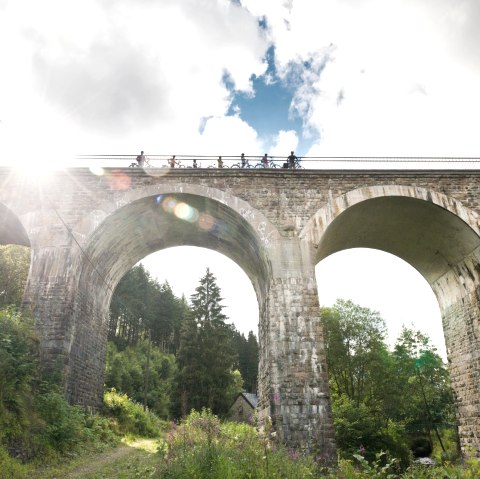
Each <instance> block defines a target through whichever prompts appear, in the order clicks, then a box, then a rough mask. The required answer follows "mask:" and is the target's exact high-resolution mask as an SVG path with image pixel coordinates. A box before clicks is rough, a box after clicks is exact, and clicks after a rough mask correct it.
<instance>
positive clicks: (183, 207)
mask: <svg viewBox="0 0 480 479" xmlns="http://www.w3.org/2000/svg"><path fill="white" fill-rule="evenodd" d="M174 213H175V216H176V217H177V218H180V219H181V220H184V221H188V222H189V223H195V222H196V221H197V220H198V216H199V215H198V210H197V209H196V208H193V207H192V206H190V205H187V203H178V204H177V206H175V211H174Z"/></svg>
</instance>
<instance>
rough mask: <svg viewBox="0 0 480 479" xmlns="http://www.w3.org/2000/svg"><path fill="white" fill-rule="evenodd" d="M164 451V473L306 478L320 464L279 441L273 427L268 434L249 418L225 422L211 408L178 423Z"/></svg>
mask: <svg viewBox="0 0 480 479" xmlns="http://www.w3.org/2000/svg"><path fill="white" fill-rule="evenodd" d="M161 453H162V455H163V462H162V464H161V466H160V469H159V477H162V479H187V478H192V477H195V478H196V479H203V478H212V479H213V478H218V479H220V478H221V479H223V478H227V477H228V478H232V479H234V478H246V479H248V478H250V479H274V478H298V479H301V478H307V477H309V478H311V477H315V475H314V472H315V470H316V466H315V464H314V463H313V460H311V459H309V458H306V457H302V456H300V455H298V454H297V453H296V452H294V451H288V450H286V449H284V448H282V447H278V446H276V445H275V444H274V443H273V442H272V441H271V437H270V435H269V432H268V431H267V432H266V433H265V434H264V435H263V436H262V435H261V434H259V433H258V432H257V431H256V430H255V429H254V428H253V427H252V426H249V425H247V424H243V423H242V424H239V423H238V424H237V423H221V422H220V421H219V419H218V417H217V416H215V415H213V414H212V413H211V412H210V411H209V410H206V409H204V410H202V411H201V412H196V411H192V412H191V413H190V415H189V416H187V418H186V419H185V420H184V421H183V422H182V423H180V424H176V423H173V425H172V428H171V430H170V433H169V434H168V437H167V440H166V443H165V447H164V448H163V449H162V451H161Z"/></svg>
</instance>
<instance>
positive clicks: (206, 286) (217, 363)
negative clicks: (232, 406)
mask: <svg viewBox="0 0 480 479" xmlns="http://www.w3.org/2000/svg"><path fill="white" fill-rule="evenodd" d="M222 300H223V299H222V297H221V294H220V288H219V286H218V285H217V284H216V278H215V276H214V275H213V274H212V273H211V272H210V270H209V269H208V268H207V271H206V274H205V276H204V277H203V278H201V279H200V284H199V286H198V287H197V288H196V290H195V293H194V294H193V295H192V297H191V302H192V316H191V318H190V319H189V320H187V321H184V325H183V326H184V327H183V328H182V331H181V338H180V349H179V352H178V358H177V360H178V393H179V397H180V401H181V408H180V409H181V411H182V413H185V412H188V411H189V410H190V409H192V408H194V409H201V408H202V407H208V408H210V409H211V410H212V411H213V412H214V413H216V414H222V413H225V412H226V411H227V410H228V407H229V404H228V389H229V386H230V385H231V383H232V380H233V375H232V370H233V364H234V359H235V355H234V353H233V349H232V346H231V341H230V337H231V327H230V326H229V325H227V324H226V323H225V320H226V316H225V315H224V314H223V312H222V310H223V308H224V306H223V305H222V304H221V302H222Z"/></svg>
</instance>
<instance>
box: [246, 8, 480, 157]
mask: <svg viewBox="0 0 480 479" xmlns="http://www.w3.org/2000/svg"><path fill="white" fill-rule="evenodd" d="M243 3H244V4H245V5H246V6H247V7H248V8H249V9H250V10H251V11H252V12H254V13H255V14H257V15H265V16H266V18H267V24H268V25H269V35H270V38H271V39H272V41H273V42H274V44H275V47H276V50H275V52H276V61H277V68H278V70H279V72H280V73H281V74H282V75H283V76H285V77H287V76H288V73H289V72H291V71H292V69H295V70H296V75H297V77H298V76H299V77H301V78H302V80H303V83H302V85H301V86H300V88H299V89H298V90H297V94H296V97H295V105H294V106H295V107H296V108H297V109H298V111H300V112H302V113H303V116H304V121H305V123H306V124H305V126H306V130H307V133H308V132H315V131H317V132H320V134H321V138H320V140H319V143H318V146H317V147H314V149H313V150H312V151H316V152H319V153H323V154H330V155H335V154H336V155H339V154H345V155H432V156H434V155H450V156H456V155H465V156H468V155H471V156H474V155H478V152H479V151H480V136H479V135H478V134H477V133H476V130H475V128H476V127H475V124H476V121H475V118H476V117H477V114H478V111H479V108H480V91H479V90H478V88H477V87H476V85H478V84H479V82H480V62H479V58H478V45H479V44H480V33H479V29H478V20H479V18H480V5H479V4H478V2H475V1H474V0H465V1H462V2H456V1H454V0H438V1H435V2H434V1H433V0H423V1H421V2H418V1H413V0H410V1H407V2H405V1H400V0H394V1H391V2H383V1H381V0H360V1H359V0H355V1H350V0H341V1H333V0H325V1H322V2H311V1H308V0H295V1H292V2H288V3H281V2H272V1H269V0H264V1H262V0H255V1H253V0H244V2H243ZM318 65H324V66H325V68H324V69H321V68H320V69H319V68H318ZM299 69H300V70H301V73H300V74H299Z"/></svg>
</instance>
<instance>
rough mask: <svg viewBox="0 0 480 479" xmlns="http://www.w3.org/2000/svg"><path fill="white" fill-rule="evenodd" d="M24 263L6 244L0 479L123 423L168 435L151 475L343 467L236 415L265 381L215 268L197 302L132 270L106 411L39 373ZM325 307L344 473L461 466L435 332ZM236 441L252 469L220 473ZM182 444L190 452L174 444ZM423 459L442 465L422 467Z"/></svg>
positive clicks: (1, 257)
mask: <svg viewBox="0 0 480 479" xmlns="http://www.w3.org/2000/svg"><path fill="white" fill-rule="evenodd" d="M29 261H30V259H29V251H28V249H27V248H23V247H17V246H11V245H9V246H1V247H0V271H1V273H2V274H1V276H0V308H1V310H0V465H2V464H3V465H4V471H7V470H9V471H11V472H10V473H9V474H10V475H4V476H1V473H0V477H27V476H28V475H29V471H31V469H29V467H30V468H31V467H33V466H32V464H36V461H37V462H38V460H39V458H42V461H47V462H49V461H50V462H55V461H59V460H61V459H60V458H62V457H64V455H65V454H66V453H67V452H70V453H71V452H72V451H78V450H82V449H85V448H87V449H88V447H87V446H86V445H87V444H90V446H89V447H93V448H99V447H100V446H99V445H100V444H101V445H102V447H105V445H110V446H112V445H114V444H115V443H116V441H117V442H118V437H120V436H122V435H125V434H131V435H135V436H145V437H148V436H150V437H157V436H158V437H159V438H160V439H159V444H160V445H159V456H160V455H162V457H163V459H162V460H161V461H158V463H157V462H156V463H155V467H154V468H153V469H152V470H153V471H155V473H152V475H151V476H148V477H172V478H174V477H179V478H180V477H252V478H253V477H259V478H263V477H268V478H269V477H319V478H320V477H325V478H327V477H332V478H333V477H337V476H336V475H335V474H337V473H336V472H332V471H330V470H327V469H325V467H323V466H322V465H321V464H320V462H319V460H317V459H316V458H315V455H314V456H311V455H310V456H303V455H301V453H299V452H297V451H288V450H283V449H282V446H281V445H279V444H276V443H275V441H274V439H273V437H274V435H273V434H272V435H269V432H268V428H267V432H265V430H264V431H263V432H262V431H257V430H256V429H255V424H253V425H243V426H242V425H233V423H229V422H228V412H229V407H230V406H231V404H232V402H233V401H234V399H235V398H236V396H237V395H238V394H239V393H240V392H242V391H247V392H256V387H257V375H258V360H259V358H258V355H259V345H258V342H257V337H256V335H255V333H254V332H253V331H251V332H249V334H248V335H247V337H245V336H244V335H243V334H242V333H240V332H238V331H237V330H236V328H235V326H234V325H232V324H229V323H228V318H227V317H226V316H225V315H224V313H223V307H224V306H223V304H222V301H223V298H222V296H221V285H219V284H217V280H216V278H215V275H214V274H213V272H212V271H210V270H209V269H207V270H206V272H205V275H204V276H203V277H201V278H199V281H198V286H197V288H196V290H195V293H194V294H193V295H192V296H191V298H189V299H187V298H185V297H182V298H179V297H176V296H175V294H174V293H173V292H172V289H171V288H170V286H169V284H168V282H165V283H163V284H159V283H158V282H157V281H156V280H155V279H154V278H152V277H151V276H150V274H149V273H148V272H147V271H146V270H145V269H144V268H143V266H142V265H141V264H140V265H137V266H135V267H134V268H133V269H132V270H130V271H129V272H128V273H127V274H126V275H125V276H124V278H123V279H122V280H121V281H120V283H119V284H118V286H117V288H116V290H115V293H114V295H113V298H112V301H111V306H110V317H109V324H108V352H107V363H106V370H105V400H104V410H103V411H101V413H100V414H91V413H88V412H87V411H84V410H82V409H81V408H80V407H78V406H71V405H69V404H68V403H66V401H65V400H64V399H63V394H62V391H61V389H60V387H59V385H58V378H51V377H45V375H44V374H43V372H42V370H41V367H40V364H39V359H38V337H37V336H36V332H35V327H34V323H33V321H32V320H31V319H30V318H29V317H28V316H27V315H24V314H22V313H21V308H20V306H21V300H22V294H23V289H24V285H25V281H26V276H27V274H28V267H29ZM320 313H321V318H322V322H323V328H324V337H325V350H326V358H327V365H328V370H329V383H330V391H331V397H332V409H333V417H334V426H335V433H336V442H337V447H338V456H339V465H340V466H339V467H340V469H341V470H343V474H344V475H343V476H341V477H351V478H355V477H358V478H361V477H392V478H393V477H405V478H407V477H441V476H435V475H429V474H433V471H434V470H436V471H437V472H438V471H439V470H440V469H438V468H443V470H447V469H445V468H448V467H457V466H454V465H453V464H454V463H455V462H456V461H459V460H460V456H459V450H458V438H457V435H456V430H457V429H456V426H457V425H456V416H455V408H454V398H453V394H452V391H451V388H450V382H449V375H448V371H447V368H446V365H445V364H444V363H443V361H442V359H441V357H440V356H439V355H438V354H437V352H436V350H435V348H434V347H433V346H432V345H431V344H430V342H429V339H428V336H426V335H425V334H424V333H422V332H420V331H414V330H411V329H408V328H404V329H403V331H402V333H401V334H400V336H399V337H398V339H397V341H396V343H395V345H394V347H393V348H389V347H388V346H387V344H386V326H385V322H384V320H383V319H382V318H381V317H380V315H379V314H378V313H377V312H375V311H372V310H370V309H368V308H365V307H362V306H360V305H357V304H354V303H352V302H351V301H348V300H342V299H339V300H337V302H336V303H335V304H334V305H333V306H332V307H328V308H321V311H320ZM412 314H414V312H412ZM172 421H173V422H172ZM229 424H230V425H229ZM181 428H183V429H181ZM248 428H250V429H248ZM180 430H181V431H182V434H183V436H181V437H180V436H178V434H180V432H179V431H180ZM188 435H191V437H190V436H189V437H190V439H189V441H191V444H192V445H193V444H196V441H199V444H198V445H197V446H195V447H196V449H195V447H194V450H195V451H197V450H198V451H203V452H202V454H207V460H208V461H210V462H209V471H210V472H209V473H208V474H210V475H205V474H206V473H205V474H204V472H201V471H196V472H192V471H194V468H195V467H197V466H198V464H204V463H203V462H202V461H203V459H202V461H200V462H199V458H198V457H196V458H195V457H194V452H193V450H192V451H191V454H192V455H191V454H190V453H188V454H186V452H185V442H184V441H185V440H186V439H185V438H186V437H187V436H188ZM182 437H183V439H182ZM232 438H233V439H232ZM234 438H237V439H235V440H238V441H240V442H241V441H245V443H248V444H249V446H248V448H249V450H250V449H251V454H252V457H251V458H250V459H251V462H252V464H257V466H256V468H254V472H252V473H251V474H250V475H235V474H234V473H233V472H232V473H231V475H230V476H222V475H221V474H220V473H218V475H215V474H217V473H215V474H214V473H213V472H212V471H213V470H214V469H215V468H216V467H219V468H220V469H221V470H223V471H225V470H227V469H225V468H227V466H228V467H231V468H232V469H231V470H232V471H233V470H234V469H233V468H235V467H237V466H238V464H236V463H235V461H234V460H233V459H232V457H231V456H230V454H234V453H233V450H235V449H236V448H235V446H234V445H232V444H230V443H231V441H234V442H235V440H234ZM182 441H183V442H182ZM252 441H253V442H252ZM229 444H230V446H231V449H232V450H230V449H229V447H230V446H229ZM177 447H179V448H180V449H181V448H183V453H182V454H180V453H174V452H172V451H176V449H175V448H177ZM192 447H193V446H192ZM245 447H247V446H245ZM205 448H206V449H205ZM162 451H163V453H162ZM262 451H263V452H262ZM202 457H203V456H202ZM421 457H430V458H432V459H433V460H434V461H435V462H436V464H437V465H436V466H430V468H429V469H424V470H422V471H423V472H422V474H424V475H423V476H418V470H417V469H415V468H416V467H419V466H418V465H416V463H415V460H416V459H418V458H421ZM204 459H205V458H204ZM190 460H191V461H192V463H190V462H189V461H190ZM237 460H238V461H240V462H241V460H240V459H239V458H237ZM178 461H180V463H181V464H180V463H179V462H178ZM211 461H214V462H215V464H214V463H213V462H211ZM256 461H257V462H256ZM195 464H196V465H197V466H196V465H195ZM275 464H276V466H275ZM475 464H476V463H475ZM204 465H205V464H204ZM214 466H215V467H214ZM170 467H171V471H173V470H176V471H177V472H176V475H173V473H172V475H168V474H169V473H168V474H167V472H168V470H170V469H168V468H170ZM475 467H476V466H475V465H472V464H471V463H469V464H468V467H466V468H465V466H461V467H460V466H459V469H455V471H457V472H458V475H455V476H444V477H475V476H469V475H468V474H470V471H473V470H475V469H474V468H475ZM182 468H183V469H182ZM222 468H223V469H222ZM292 468H293V469H292ZM295 468H297V469H295ZM342 468H343V469H342ZM220 469H219V470H220ZM240 469H241V467H240ZM244 469H245V468H244ZM1 470H2V469H1V468H0V471H1ZM182 470H183V471H184V472H183V473H182V472H181V471H182ZM215 470H216V469H215ZM294 470H295V471H297V472H295V473H293V472H291V471H294ZM12 471H13V472H12ZM158 471H162V474H163V475H155V474H157V472H158ZM185 471H190V472H189V474H190V475H182V474H184V473H185ZM282 471H283V472H282ZM285 471H290V472H288V473H287V472H285ZM299 471H303V472H299ZM382 471H383V472H382ZM412 471H417V472H415V474H417V475H410V476H409V475H408V474H413V472H412ZM457 472H456V473H457ZM5 474H6V473H5ZM22 474H24V475H22ZM185 474H186V473H185ZM222 474H223V473H222ZM239 474H240V473H239ZM288 474H295V476H291V475H290V476H289V475H288ZM388 474H391V475H388ZM401 474H403V476H400V475H401ZM462 474H464V475H462ZM39 477H41V476H39ZM45 477H49V476H45ZM102 477H104V476H102ZM132 477H133V476H132ZM145 477H147V476H145ZM339 477H340V476H339Z"/></svg>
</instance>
